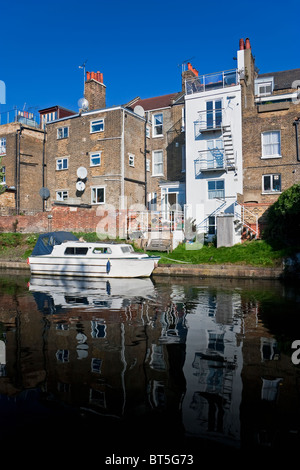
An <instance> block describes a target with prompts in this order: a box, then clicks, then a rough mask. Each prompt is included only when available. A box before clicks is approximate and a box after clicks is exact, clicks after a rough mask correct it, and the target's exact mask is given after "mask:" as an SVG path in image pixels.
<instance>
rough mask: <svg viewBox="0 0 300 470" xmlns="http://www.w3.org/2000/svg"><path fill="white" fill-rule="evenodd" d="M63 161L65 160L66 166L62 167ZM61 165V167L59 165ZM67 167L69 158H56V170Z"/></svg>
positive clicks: (66, 168)
mask: <svg viewBox="0 0 300 470" xmlns="http://www.w3.org/2000/svg"><path fill="white" fill-rule="evenodd" d="M64 162H66V167H64ZM60 165H61V168H59V166H60ZM68 168H69V158H68V157H61V158H57V159H56V171H63V170H68Z"/></svg>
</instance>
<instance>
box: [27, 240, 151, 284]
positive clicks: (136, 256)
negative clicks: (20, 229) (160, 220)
mask: <svg viewBox="0 0 300 470" xmlns="http://www.w3.org/2000/svg"><path fill="white" fill-rule="evenodd" d="M158 261H159V256H149V255H148V254H147V253H142V252H141V253H139V252H135V251H134V249H133V247H132V246H131V245H129V244H126V243H109V242H108V243H106V242H94V243H90V242H85V241H80V240H78V238H77V237H75V236H74V235H73V234H72V233H70V232H49V233H46V234H42V235H40V236H39V238H38V240H37V243H36V245H35V247H34V249H33V251H32V254H31V256H30V257H29V258H28V264H29V266H30V271H31V274H33V275H34V274H39V275H47V276H49V275H53V276H58V275H64V276H73V277H75V276H90V277H105V278H110V277H111V278H114V277H116V278H135V277H149V276H151V274H152V272H153V270H154V268H155V267H156V266H157V264H158Z"/></svg>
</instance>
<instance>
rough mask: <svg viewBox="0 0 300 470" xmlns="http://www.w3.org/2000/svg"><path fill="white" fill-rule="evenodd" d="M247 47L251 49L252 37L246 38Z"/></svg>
mask: <svg viewBox="0 0 300 470" xmlns="http://www.w3.org/2000/svg"><path fill="white" fill-rule="evenodd" d="M246 49H251V45H250V39H249V38H246Z"/></svg>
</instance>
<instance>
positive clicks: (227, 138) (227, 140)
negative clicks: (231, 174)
mask: <svg viewBox="0 0 300 470" xmlns="http://www.w3.org/2000/svg"><path fill="white" fill-rule="evenodd" d="M222 135H223V143H224V159H225V167H226V170H227V171H229V170H233V171H234V170H236V161H235V156H234V147H233V139H232V132H231V125H230V124H227V125H222Z"/></svg>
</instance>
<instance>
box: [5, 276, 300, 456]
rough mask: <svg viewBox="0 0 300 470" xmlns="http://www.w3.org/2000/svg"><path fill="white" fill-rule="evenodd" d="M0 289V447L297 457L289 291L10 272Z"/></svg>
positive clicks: (241, 284)
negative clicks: (289, 452)
mask: <svg viewBox="0 0 300 470" xmlns="http://www.w3.org/2000/svg"><path fill="white" fill-rule="evenodd" d="M0 281H1V282H0V296H1V299H0V367H1V370H0V423H1V426H0V443H1V446H2V448H5V449H27V450H28V449H49V448H51V449H53V450H55V449H80V450H83V449H92V450H93V451H95V454H96V455H102V456H103V458H106V456H112V455H114V456H123V455H135V456H142V455H144V456H146V457H147V455H148V454H157V453H160V454H164V455H165V454H170V455H173V454H174V453H175V454H187V453H189V454H190V455H193V456H194V457H193V458H194V459H197V458H199V456H200V455H201V454H200V453H201V450H203V449H230V450H233V451H235V450H239V449H242V450H243V449H246V450H249V449H250V450H252V449H253V450H256V449H264V450H274V449H276V450H281V449H282V450H283V449H297V448H298V446H299V444H300V439H299V437H300V401H299V400H300V365H298V354H297V343H295V341H297V340H299V343H300V308H299V306H300V293H299V289H297V287H296V286H294V285H292V284H290V285H287V284H283V283H281V282H279V281H262V280H260V281H251V280H244V281H241V280H224V279H223V280H222V279H195V278H191V279H189V278H176V277H174V278H171V277H160V276H156V277H154V278H151V279H135V280H124V279H119V280H117V279H115V280H113V279H112V280H109V281H105V280H88V281H87V280H84V279H79V280H69V279H64V278H58V279H55V278H54V279H51V278H39V277H34V278H30V275H27V274H24V272H17V271H16V272H7V271H2V272H1V273H0ZM298 348H300V346H298ZM299 358H300V354H299Z"/></svg>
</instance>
